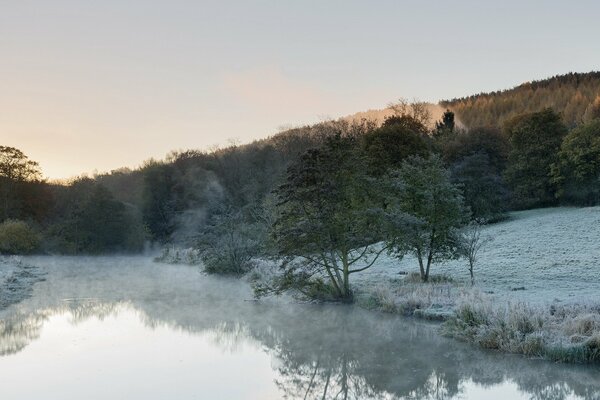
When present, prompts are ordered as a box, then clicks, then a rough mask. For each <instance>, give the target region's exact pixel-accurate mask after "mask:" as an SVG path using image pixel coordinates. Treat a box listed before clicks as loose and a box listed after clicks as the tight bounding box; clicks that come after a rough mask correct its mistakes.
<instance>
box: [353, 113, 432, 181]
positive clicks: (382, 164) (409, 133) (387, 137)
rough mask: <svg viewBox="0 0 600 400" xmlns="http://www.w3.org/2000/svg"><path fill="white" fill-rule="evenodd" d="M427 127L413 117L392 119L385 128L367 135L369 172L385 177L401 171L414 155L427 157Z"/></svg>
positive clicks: (387, 121)
mask: <svg viewBox="0 0 600 400" xmlns="http://www.w3.org/2000/svg"><path fill="white" fill-rule="evenodd" d="M425 132H426V128H425V127H424V126H423V125H422V124H421V123H420V122H419V121H417V120H415V119H413V118H412V117H409V116H401V117H390V118H388V119H386V120H385V122H384V123H383V125H382V126H381V127H380V128H378V129H375V130H373V131H371V132H369V133H367V134H366V135H364V136H363V147H364V151H365V153H366V155H367V162H368V166H369V171H370V172H371V173H372V174H373V175H376V176H378V175H382V174H384V173H385V172H387V171H388V170H389V169H391V168H398V167H400V164H401V163H402V161H403V160H405V159H406V158H407V157H409V156H412V155H421V156H424V155H426V154H427V152H428V146H427V142H426V140H425Z"/></svg>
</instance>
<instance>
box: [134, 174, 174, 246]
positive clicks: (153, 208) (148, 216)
mask: <svg viewBox="0 0 600 400" xmlns="http://www.w3.org/2000/svg"><path fill="white" fill-rule="evenodd" d="M174 185H175V182H174V179H173V171H172V168H171V167H170V166H169V165H165V164H162V163H151V164H149V165H147V166H146V167H145V171H144V189H143V195H142V196H143V200H142V214H143V216H144V222H145V223H146V225H147V226H148V229H149V230H150V233H151V235H152V238H153V239H155V240H157V241H159V242H161V243H165V242H166V241H167V240H168V239H169V238H170V236H171V234H172V233H173V232H174V230H175V226H174V217H175V205H174V201H173V198H172V194H173V191H172V189H173V187H174Z"/></svg>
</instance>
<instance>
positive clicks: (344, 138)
mask: <svg viewBox="0 0 600 400" xmlns="http://www.w3.org/2000/svg"><path fill="white" fill-rule="evenodd" d="M332 129H333V131H334V133H335V134H334V135H332V136H330V137H329V138H327V139H326V141H325V144H324V145H323V146H322V147H320V148H317V149H313V150H309V151H308V152H307V153H305V154H304V155H303V156H302V157H301V159H300V161H299V162H297V163H295V164H293V165H292V166H290V168H289V169H288V173H287V177H286V180H285V183H284V184H283V185H281V186H280V187H279V188H278V189H277V191H276V194H277V198H278V200H279V203H278V206H277V214H278V216H277V220H276V222H275V224H274V231H273V234H274V239H275V241H276V245H277V248H278V250H279V254H280V255H282V256H286V257H288V258H289V259H292V260H293V259H294V258H297V257H300V259H302V260H303V262H300V263H297V262H290V263H287V264H285V273H284V276H283V278H281V279H280V280H279V282H276V285H275V287H276V291H282V290H286V289H289V288H296V289H299V290H300V291H302V292H303V293H305V294H307V293H308V292H309V291H310V290H312V289H314V287H315V285H319V282H321V280H320V279H326V280H327V281H328V282H329V285H330V286H329V287H330V289H331V293H332V295H333V296H334V297H336V298H339V299H343V300H346V301H348V300H350V299H351V298H352V291H351V287H350V275H351V274H354V273H357V272H360V271H363V270H365V269H367V268H369V267H370V266H372V265H373V263H374V262H375V260H376V259H377V257H378V256H379V255H380V254H381V253H382V252H383V251H384V250H383V249H382V248H377V247H376V246H375V247H374V246H373V243H376V242H378V241H379V240H381V237H382V236H381V232H380V226H381V224H380V220H379V218H380V216H381V210H380V208H378V206H377V202H376V201H374V198H375V196H374V193H375V191H376V190H375V189H376V188H375V187H374V184H373V181H372V180H371V179H370V178H369V177H368V176H367V175H366V173H365V163H364V160H363V159H362V158H361V157H360V152H359V146H358V139H357V136H355V135H346V132H347V131H346V129H344V127H340V126H339V125H332ZM379 204H380V203H379ZM369 256H372V257H370V258H369ZM363 261H365V263H364V264H360V263H361V262H363Z"/></svg>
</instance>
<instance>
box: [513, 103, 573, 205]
mask: <svg viewBox="0 0 600 400" xmlns="http://www.w3.org/2000/svg"><path fill="white" fill-rule="evenodd" d="M504 129H505V131H506V133H507V135H508V137H509V139H510V142H511V145H512V148H511V151H510V153H509V156H508V167H507V169H506V172H505V177H506V181H507V183H508V184H509V186H510V188H511V189H512V192H513V196H514V201H515V204H516V205H517V206H518V207H523V208H526V207H535V206H547V205H552V204H554V203H555V196H554V195H555V189H556V188H555V185H554V183H553V182H552V180H551V175H550V173H551V166H552V165H553V164H554V163H556V162H557V161H558V151H559V149H560V146H561V143H562V140H563V138H564V136H565V135H566V134H567V128H566V126H565V125H564V124H563V123H562V121H561V118H560V115H558V114H557V113H555V112H554V111H552V110H551V109H545V110H543V111H540V112H536V113H532V114H524V115H520V116H518V117H516V118H514V119H512V120H511V121H509V122H508V123H507V124H506V125H505V128H504Z"/></svg>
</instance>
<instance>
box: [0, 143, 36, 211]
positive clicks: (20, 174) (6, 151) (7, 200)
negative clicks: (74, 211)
mask: <svg viewBox="0 0 600 400" xmlns="http://www.w3.org/2000/svg"><path fill="white" fill-rule="evenodd" d="M41 179H42V172H41V170H40V167H39V165H38V163H37V162H35V161H32V160H30V159H29V158H28V157H27V156H26V155H25V154H24V153H23V152H22V151H21V150H19V149H16V148H14V147H7V146H0V220H6V219H9V218H22V219H26V218H29V217H30V215H28V214H29V213H28V211H30V210H28V207H27V206H33V207H32V208H33V209H35V210H37V211H40V214H43V213H44V212H45V207H47V205H48V204H47V200H48V199H47V198H46V197H43V196H39V197H38V198H36V199H32V197H30V196H27V195H29V194H31V191H32V189H36V188H37V187H38V186H39V183H41ZM38 194H41V193H38ZM32 200H34V202H37V203H38V204H40V206H41V207H43V208H44V210H40V207H35V204H34V202H32ZM36 216H37V217H40V216H41V215H36Z"/></svg>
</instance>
